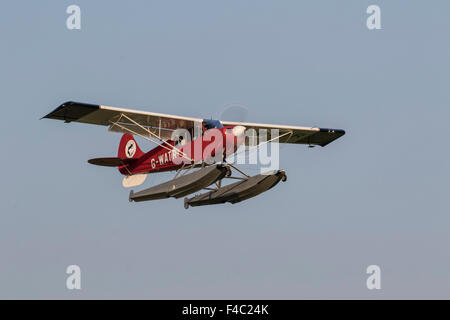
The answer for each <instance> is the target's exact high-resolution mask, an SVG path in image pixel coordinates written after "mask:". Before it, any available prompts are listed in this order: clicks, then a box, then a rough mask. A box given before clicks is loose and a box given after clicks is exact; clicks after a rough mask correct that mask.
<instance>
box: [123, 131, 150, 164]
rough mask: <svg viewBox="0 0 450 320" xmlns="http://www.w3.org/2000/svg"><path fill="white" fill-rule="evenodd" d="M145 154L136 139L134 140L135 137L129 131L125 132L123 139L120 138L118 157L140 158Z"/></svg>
mask: <svg viewBox="0 0 450 320" xmlns="http://www.w3.org/2000/svg"><path fill="white" fill-rule="evenodd" d="M143 154H144V153H143V152H142V150H141V149H140V148H139V146H138V144H137V142H136V140H134V137H133V136H132V135H131V134H129V133H125V134H124V135H123V136H122V139H120V143H119V151H118V153H117V157H119V158H128V159H137V158H140V157H141V156H142V155H143Z"/></svg>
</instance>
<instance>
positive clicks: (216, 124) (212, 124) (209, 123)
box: [203, 119, 223, 130]
mask: <svg viewBox="0 0 450 320" xmlns="http://www.w3.org/2000/svg"><path fill="white" fill-rule="evenodd" d="M203 126H204V127H205V129H206V130H209V129H213V128H223V125H222V124H221V123H220V121H219V120H208V119H205V120H203Z"/></svg>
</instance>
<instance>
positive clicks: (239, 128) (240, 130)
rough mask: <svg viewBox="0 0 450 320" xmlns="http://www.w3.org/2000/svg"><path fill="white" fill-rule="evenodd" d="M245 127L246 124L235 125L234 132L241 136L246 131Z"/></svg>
mask: <svg viewBox="0 0 450 320" xmlns="http://www.w3.org/2000/svg"><path fill="white" fill-rule="evenodd" d="M245 129H246V128H245V127H244V126H235V127H234V128H233V134H234V135H235V136H236V137H240V136H242V135H243V134H244V133H245Z"/></svg>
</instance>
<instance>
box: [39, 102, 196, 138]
mask: <svg viewBox="0 0 450 320" xmlns="http://www.w3.org/2000/svg"><path fill="white" fill-rule="evenodd" d="M43 118H47V119H57V120H64V121H65V122H72V121H73V122H82V123H90V124H97V125H102V126H109V130H110V131H114V132H122V133H130V131H129V130H132V131H134V132H135V133H138V134H142V135H146V136H148V135H149V134H148V132H146V130H150V131H152V132H153V133H155V134H157V135H158V136H159V137H161V138H162V139H170V137H171V134H172V132H173V130H176V129H179V128H182V129H187V130H190V129H192V128H193V127H194V125H195V123H201V122H202V121H203V120H202V119H196V118H188V117H180V116H172V115H168V114H162V113H155V112H147V111H138V110H132V109H123V108H115V107H108V106H103V105H97V104H87V103H80V102H73V101H68V102H65V103H63V104H62V105H60V106H59V107H58V108H56V109H55V110H53V111H52V112H50V113H49V114H47V115H46V116H44V117H43ZM129 119H132V120H133V121H130V120H129ZM142 127H144V128H145V129H143V128H142ZM124 128H126V129H124ZM127 129H128V130H127Z"/></svg>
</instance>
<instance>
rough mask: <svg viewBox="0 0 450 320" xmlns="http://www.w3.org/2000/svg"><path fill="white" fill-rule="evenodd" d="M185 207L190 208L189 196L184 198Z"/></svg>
mask: <svg viewBox="0 0 450 320" xmlns="http://www.w3.org/2000/svg"><path fill="white" fill-rule="evenodd" d="M184 208H185V209H189V202H188V199H187V198H185V199H184Z"/></svg>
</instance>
